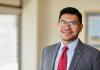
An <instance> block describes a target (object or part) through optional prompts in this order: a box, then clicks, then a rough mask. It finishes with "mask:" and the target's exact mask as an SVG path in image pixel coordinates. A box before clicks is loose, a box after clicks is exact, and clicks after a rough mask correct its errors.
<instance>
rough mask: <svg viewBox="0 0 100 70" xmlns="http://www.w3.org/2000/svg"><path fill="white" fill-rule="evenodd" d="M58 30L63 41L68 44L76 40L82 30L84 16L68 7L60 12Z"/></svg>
mask: <svg viewBox="0 0 100 70" xmlns="http://www.w3.org/2000/svg"><path fill="white" fill-rule="evenodd" d="M57 26H58V30H59V32H60V36H61V39H62V40H63V41H66V42H71V41H73V40H75V39H76V38H77V37H78V35H79V33H80V32H81V30H82V27H83V25H82V15H81V13H80V12H79V11H78V10H77V9H76V8H73V7H66V8H64V9H62V10H61V11H60V15H59V21H58V24H57Z"/></svg>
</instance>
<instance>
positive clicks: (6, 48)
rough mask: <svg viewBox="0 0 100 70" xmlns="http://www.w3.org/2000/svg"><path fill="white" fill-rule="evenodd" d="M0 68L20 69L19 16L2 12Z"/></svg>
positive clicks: (3, 69)
mask: <svg viewBox="0 0 100 70" xmlns="http://www.w3.org/2000/svg"><path fill="white" fill-rule="evenodd" d="M0 70H18V16H17V15H11V14H0Z"/></svg>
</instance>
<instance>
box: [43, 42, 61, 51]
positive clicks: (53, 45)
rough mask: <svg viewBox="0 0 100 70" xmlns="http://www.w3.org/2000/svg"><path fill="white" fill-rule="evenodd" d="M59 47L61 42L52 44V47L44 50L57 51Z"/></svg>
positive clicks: (49, 46)
mask: <svg viewBox="0 0 100 70" xmlns="http://www.w3.org/2000/svg"><path fill="white" fill-rule="evenodd" d="M59 46H60V42H58V43H54V44H50V45H48V46H46V47H45V48H44V50H51V49H55V48H58V47H59Z"/></svg>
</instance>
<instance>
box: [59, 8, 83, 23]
mask: <svg viewBox="0 0 100 70" xmlns="http://www.w3.org/2000/svg"><path fill="white" fill-rule="evenodd" d="M63 14H72V15H77V17H78V20H79V23H82V14H81V13H80V12H79V11H78V9H76V8H74V7H65V8H63V9H62V10H61V11H60V15H59V20H60V18H61V16H62V15H63Z"/></svg>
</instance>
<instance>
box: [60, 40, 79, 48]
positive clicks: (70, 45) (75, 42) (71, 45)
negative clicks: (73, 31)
mask: <svg viewBox="0 0 100 70" xmlns="http://www.w3.org/2000/svg"><path fill="white" fill-rule="evenodd" d="M78 41H79V38H77V39H76V40H74V41H73V42H71V43H70V44H69V45H67V46H68V48H69V50H74V49H75V48H76V46H77V44H78ZM64 46H65V45H64V44H63V42H62V41H61V47H60V48H61V49H62V48H63V47H64Z"/></svg>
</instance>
